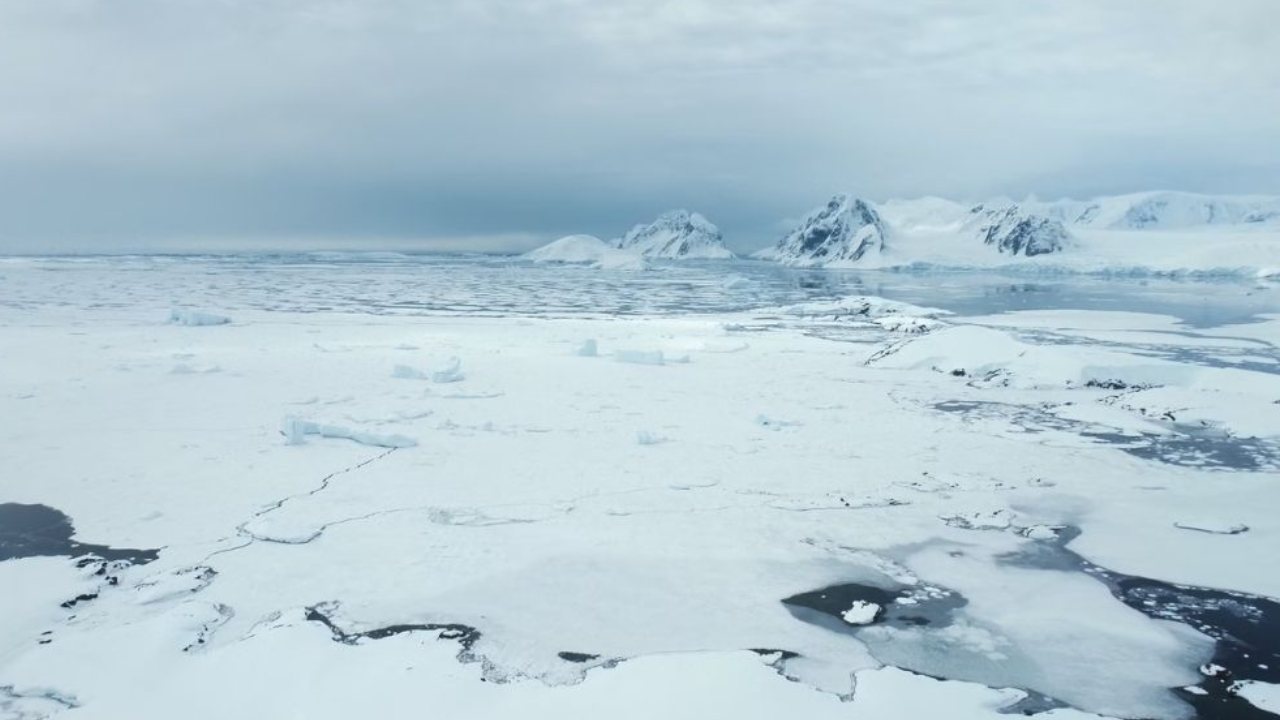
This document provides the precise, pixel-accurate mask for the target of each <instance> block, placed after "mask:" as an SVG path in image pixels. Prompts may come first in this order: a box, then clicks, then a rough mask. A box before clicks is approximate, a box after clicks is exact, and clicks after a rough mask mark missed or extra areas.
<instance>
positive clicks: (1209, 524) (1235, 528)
mask: <svg viewBox="0 0 1280 720" xmlns="http://www.w3.org/2000/svg"><path fill="white" fill-rule="evenodd" d="M1173 526H1174V527H1176V528H1180V529H1182V530H1194V531H1196V532H1203V533H1210V534H1213V535H1239V534H1240V533H1243V532H1249V526H1248V525H1244V524H1241V523H1225V522H1215V521H1213V520H1187V521H1179V522H1175V523H1174V524H1173Z"/></svg>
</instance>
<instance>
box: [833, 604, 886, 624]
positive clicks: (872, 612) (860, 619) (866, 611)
mask: <svg viewBox="0 0 1280 720" xmlns="http://www.w3.org/2000/svg"><path fill="white" fill-rule="evenodd" d="M878 615H880V606H879V605H877V604H875V603H873V602H867V601H865V600H855V601H853V604H852V605H850V606H849V609H848V610H845V611H844V612H842V613H840V619H841V620H844V621H845V622H847V623H849V624H850V625H870V624H871V623H873V622H875V621H876V617H877V616H878Z"/></svg>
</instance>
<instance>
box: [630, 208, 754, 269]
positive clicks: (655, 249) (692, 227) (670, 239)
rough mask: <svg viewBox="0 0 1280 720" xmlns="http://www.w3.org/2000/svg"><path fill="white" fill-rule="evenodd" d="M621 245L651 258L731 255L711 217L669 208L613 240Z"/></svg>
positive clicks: (675, 258) (725, 256)
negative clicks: (653, 218)
mask: <svg viewBox="0 0 1280 720" xmlns="http://www.w3.org/2000/svg"><path fill="white" fill-rule="evenodd" d="M614 245H615V246H616V247H617V248H619V249H621V250H627V251H631V252H638V253H639V254H641V255H643V256H645V257H650V258H665V259H670V260H678V259H683V258H705V259H724V258H731V257H733V253H732V252H731V251H730V250H729V248H727V247H725V246H724V237H723V236H722V235H721V234H720V228H717V227H716V226H715V225H714V224H712V223H711V221H709V220H707V219H706V218H705V217H703V216H702V215H699V214H698V213H696V212H689V211H688V210H671V211H669V212H665V213H663V214H661V215H659V216H658V219H657V220H654V221H653V222H651V223H649V224H647V225H644V224H641V225H636V226H635V227H633V228H631V231H630V232H628V233H627V234H626V235H624V236H623V237H621V238H619V239H618V240H616V241H614Z"/></svg>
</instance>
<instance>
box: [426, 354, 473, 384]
mask: <svg viewBox="0 0 1280 720" xmlns="http://www.w3.org/2000/svg"><path fill="white" fill-rule="evenodd" d="M465 378H466V375H464V374H463V372H462V360H460V359H458V358H456V357H455V358H449V364H448V365H447V366H445V368H444V369H443V370H437V371H435V372H433V373H431V382H433V383H455V382H460V381H462V380H463V379H465Z"/></svg>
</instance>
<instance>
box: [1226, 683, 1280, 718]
mask: <svg viewBox="0 0 1280 720" xmlns="http://www.w3.org/2000/svg"><path fill="white" fill-rule="evenodd" d="M1231 692H1233V693H1235V694H1236V695H1239V696H1240V697H1242V698H1244V699H1245V700H1248V701H1249V704H1250V705H1252V706H1254V707H1256V708H1258V709H1259V710H1265V711H1266V712H1269V713H1277V714H1280V685H1272V684H1271V683H1264V682H1258V681H1256V680H1243V681H1241V682H1238V683H1236V684H1235V685H1232V686H1231Z"/></svg>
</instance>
